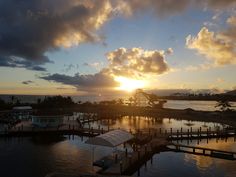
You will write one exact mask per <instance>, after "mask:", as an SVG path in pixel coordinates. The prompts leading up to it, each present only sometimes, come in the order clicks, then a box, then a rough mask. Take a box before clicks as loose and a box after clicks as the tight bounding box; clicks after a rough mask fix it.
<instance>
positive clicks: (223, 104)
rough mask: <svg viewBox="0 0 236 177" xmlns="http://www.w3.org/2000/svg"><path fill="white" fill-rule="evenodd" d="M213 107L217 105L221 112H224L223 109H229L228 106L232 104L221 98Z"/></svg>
mask: <svg viewBox="0 0 236 177" xmlns="http://www.w3.org/2000/svg"><path fill="white" fill-rule="evenodd" d="M215 107H219V108H220V110H221V111H222V112H225V111H230V110H231V109H230V107H232V106H231V104H230V102H229V101H228V100H227V99H225V98H223V99H220V100H218V101H217V104H216V106H215Z"/></svg>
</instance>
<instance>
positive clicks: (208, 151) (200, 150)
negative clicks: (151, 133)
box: [167, 144, 236, 160]
mask: <svg viewBox="0 0 236 177" xmlns="http://www.w3.org/2000/svg"><path fill="white" fill-rule="evenodd" d="M167 147H168V149H169V150H171V151H174V152H184V153H190V154H196V155H203V156H210V157H214V158H220V159H225V160H236V157H235V155H236V152H231V151H223V150H217V149H212V148H205V147H197V146H188V145H182V144H172V145H168V146H167Z"/></svg>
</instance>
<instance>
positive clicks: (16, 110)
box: [11, 106, 33, 120]
mask: <svg viewBox="0 0 236 177" xmlns="http://www.w3.org/2000/svg"><path fill="white" fill-rule="evenodd" d="M32 112H33V109H32V107H31V106H16V107H13V109H12V111H11V114H12V117H13V118H15V119H20V120H27V119H30V118H31V113H32Z"/></svg>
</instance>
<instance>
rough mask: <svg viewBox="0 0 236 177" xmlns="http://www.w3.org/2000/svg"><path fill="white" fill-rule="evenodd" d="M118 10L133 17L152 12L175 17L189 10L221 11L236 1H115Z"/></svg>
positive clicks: (161, 15)
mask: <svg viewBox="0 0 236 177" xmlns="http://www.w3.org/2000/svg"><path fill="white" fill-rule="evenodd" d="M115 2H116V9H118V10H119V11H121V12H123V13H124V14H126V15H129V16H130V15H132V14H134V13H136V12H139V11H145V10H149V11H150V10H151V11H153V12H155V13H156V14H157V15H158V17H161V18H162V17H165V16H170V15H175V14H178V13H181V12H183V11H185V10H186V9H188V8H194V7H197V8H203V9H212V10H220V9H225V8H228V7H232V6H234V5H235V3H236V1H235V0H178V1H176V0H166V1H164V0H145V1H141V0H129V1H126V0H121V1H115Z"/></svg>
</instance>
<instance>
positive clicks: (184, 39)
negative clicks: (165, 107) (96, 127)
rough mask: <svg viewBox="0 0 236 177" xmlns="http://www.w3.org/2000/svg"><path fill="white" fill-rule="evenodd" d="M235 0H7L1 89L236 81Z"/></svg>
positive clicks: (0, 37) (0, 38)
mask: <svg viewBox="0 0 236 177" xmlns="http://www.w3.org/2000/svg"><path fill="white" fill-rule="evenodd" d="M235 64H236V1H235V0H146V1H143V0H130V1H126V0H69V1H68V0H30V1H28V0H0V76H1V77H0V94H36V95H45V94H65V95H66V94H70V95H103V94H108V93H110V94H112V93H116V92H130V91H132V90H134V89H136V88H143V89H145V90H156V89H157V90H158V89H162V90H168V89H174V90H175V89H193V90H199V89H209V90H213V91H223V90H231V89H236V79H235V76H236V65H235Z"/></svg>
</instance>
